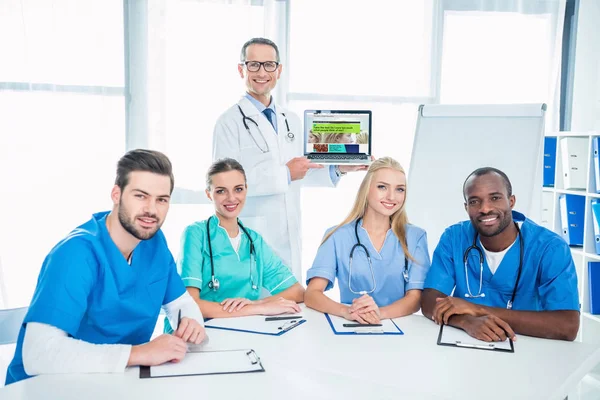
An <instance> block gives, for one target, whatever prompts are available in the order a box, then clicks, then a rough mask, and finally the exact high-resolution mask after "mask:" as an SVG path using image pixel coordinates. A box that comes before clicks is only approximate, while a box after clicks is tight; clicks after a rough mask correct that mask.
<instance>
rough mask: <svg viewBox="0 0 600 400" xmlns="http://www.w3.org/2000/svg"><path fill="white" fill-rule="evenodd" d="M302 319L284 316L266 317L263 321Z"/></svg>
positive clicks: (297, 316)
mask: <svg viewBox="0 0 600 400" xmlns="http://www.w3.org/2000/svg"><path fill="white" fill-rule="evenodd" d="M300 318H302V315H286V316H283V317H267V318H265V321H283V320H286V319H300Z"/></svg>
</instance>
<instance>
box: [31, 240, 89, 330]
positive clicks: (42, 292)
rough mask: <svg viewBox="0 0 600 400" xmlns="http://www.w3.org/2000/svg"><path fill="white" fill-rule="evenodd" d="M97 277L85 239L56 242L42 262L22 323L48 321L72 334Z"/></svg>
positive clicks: (86, 307)
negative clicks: (55, 245) (57, 243)
mask: <svg viewBox="0 0 600 400" xmlns="http://www.w3.org/2000/svg"><path fill="white" fill-rule="evenodd" d="M97 276H98V264H97V262H96V259H95V257H94V254H93V251H92V245H91V244H90V243H89V242H87V241H85V240H79V239H76V238H75V239H70V240H68V241H65V242H63V243H61V244H59V245H57V247H55V248H54V249H53V250H52V251H51V252H50V254H48V256H47V257H46V259H45V261H44V264H43V266H42V270H41V272H40V275H39V277H38V283H37V287H36V289H35V292H34V295H33V299H32V300H31V304H30V306H29V310H28V312H27V315H26V316H25V319H24V321H23V323H24V324H26V323H29V322H39V323H43V324H48V325H52V326H54V327H56V328H58V329H61V330H63V331H65V332H67V333H68V334H69V335H71V336H75V335H76V334H77V332H78V331H79V325H80V323H81V320H82V318H83V316H84V315H85V313H86V312H87V309H88V297H89V295H90V293H91V291H92V288H93V287H94V285H95V284H96V278H97Z"/></svg>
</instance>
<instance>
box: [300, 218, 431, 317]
mask: <svg viewBox="0 0 600 400" xmlns="http://www.w3.org/2000/svg"><path fill="white" fill-rule="evenodd" d="M354 226H355V221H352V222H350V223H348V224H346V225H344V226H341V227H340V228H339V229H338V230H337V231H336V232H335V233H334V234H333V235H331V237H330V238H329V239H327V241H326V242H325V243H323V244H322V245H321V246H320V247H319V250H318V251H317V256H316V257H315V260H314V262H313V265H312V267H311V268H310V269H309V270H308V272H307V273H306V284H307V285H308V283H309V281H310V280H311V279H312V278H315V277H318V278H325V279H327V280H328V281H329V284H328V285H327V288H326V289H325V290H329V289H331V288H332V287H333V284H334V281H335V278H336V277H337V279H338V283H339V287H340V302H341V303H343V304H351V303H352V300H353V299H355V298H358V297H360V296H361V295H360V294H354V293H352V291H350V288H349V286H348V279H349V262H350V251H351V249H352V246H354V245H355V244H356V243H357V242H356V235H355V232H354ZM334 228H335V227H332V228H329V229H328V230H327V232H326V233H325V235H327V233H329V232H330V231H331V230H332V229H334ZM358 237H359V238H360V242H361V243H362V244H363V245H364V246H365V247H366V248H367V250H368V251H369V254H370V256H371V262H372V264H373V271H374V273H375V282H376V284H377V288H376V289H375V291H374V292H373V293H370V296H371V297H373V299H374V300H375V303H377V305H378V306H379V307H383V306H387V305H389V304H392V303H393V302H395V301H397V300H400V299H401V298H403V297H404V294H405V292H406V291H408V290H411V289H423V284H424V281H425V276H426V275H427V271H428V270H429V266H430V260H429V251H428V250H427V235H426V233H425V231H424V230H423V229H421V228H419V227H416V226H414V225H410V224H408V225H406V241H407V245H408V252H409V253H410V255H411V256H412V257H413V258H414V259H415V261H412V260H410V259H409V260H408V282H406V281H405V280H404V276H403V274H402V272H403V271H404V250H403V249H402V245H401V244H400V241H398V238H397V237H396V235H395V234H394V232H393V231H392V230H391V229H390V230H388V232H387V236H386V238H385V241H384V243H383V246H382V248H381V251H379V252H378V251H377V250H376V249H375V247H374V246H373V244H372V243H371V239H369V235H368V234H367V231H366V230H365V229H364V228H363V226H362V220H361V221H360V222H359V224H358ZM353 259H354V261H353V262H352V289H353V290H354V291H356V292H359V291H361V290H365V291H370V290H371V289H372V288H373V286H374V285H373V279H372V277H371V269H370V268H369V262H368V261H367V256H366V254H365V251H364V250H363V249H362V248H360V247H357V248H356V249H355V250H354V256H353Z"/></svg>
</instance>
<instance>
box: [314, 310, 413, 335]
mask: <svg viewBox="0 0 600 400" xmlns="http://www.w3.org/2000/svg"><path fill="white" fill-rule="evenodd" d="M325 318H327V322H329V326H330V327H331V330H332V331H333V333H334V334H336V335H404V332H402V331H401V330H400V328H398V325H396V323H395V322H394V321H393V320H391V319H384V320H382V321H381V324H379V325H380V326H373V325H360V324H358V323H356V322H354V321H348V320H347V319H345V318H342V317H338V316H335V315H329V314H325Z"/></svg>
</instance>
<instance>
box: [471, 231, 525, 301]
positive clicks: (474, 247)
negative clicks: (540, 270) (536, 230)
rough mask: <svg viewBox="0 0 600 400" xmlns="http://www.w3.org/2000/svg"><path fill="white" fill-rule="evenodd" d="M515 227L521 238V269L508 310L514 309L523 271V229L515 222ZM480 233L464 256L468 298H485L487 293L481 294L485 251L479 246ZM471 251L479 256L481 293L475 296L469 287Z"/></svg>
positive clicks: (518, 271)
mask: <svg viewBox="0 0 600 400" xmlns="http://www.w3.org/2000/svg"><path fill="white" fill-rule="evenodd" d="M515 227H516V228H517V236H518V237H519V269H518V270H517V279H516V281H515V286H514V288H513V291H512V296H511V297H510V300H509V301H508V302H507V303H506V308H507V309H508V310H510V309H512V306H513V303H514V301H515V296H516V295H517V288H518V287H519V280H520V279H521V271H522V270H523V248H524V244H523V235H522V234H521V229H520V228H519V225H518V224H517V223H516V222H515ZM478 236H479V235H478V233H477V231H475V235H474V236H473V244H472V245H471V246H469V247H467V249H466V250H465V253H464V255H463V262H464V264H465V281H466V283H467V292H468V293H465V297H466V298H473V299H475V298H480V297H481V298H483V297H485V293H482V292H481V288H482V285H483V260H484V255H483V250H481V248H480V247H479V246H478V245H477V237H478ZM471 250H475V251H476V252H477V255H478V256H479V291H478V292H477V294H473V293H472V292H471V286H470V285H469V271H468V270H469V265H468V262H467V261H468V259H469V252H470V251H471Z"/></svg>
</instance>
